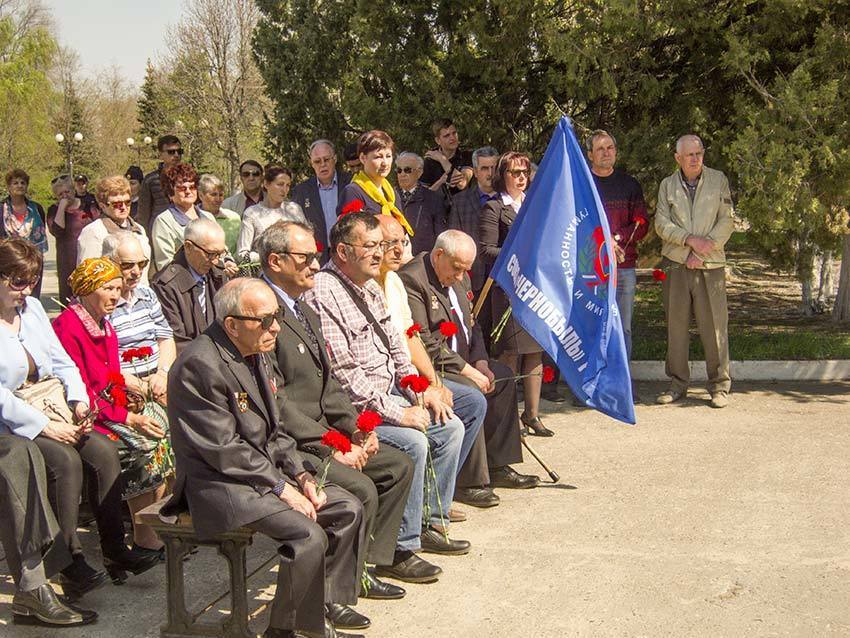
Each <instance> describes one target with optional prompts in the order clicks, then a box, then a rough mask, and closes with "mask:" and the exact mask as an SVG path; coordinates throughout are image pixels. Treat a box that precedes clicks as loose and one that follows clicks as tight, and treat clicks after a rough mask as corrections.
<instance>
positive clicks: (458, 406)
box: [443, 379, 487, 472]
mask: <svg viewBox="0 0 850 638" xmlns="http://www.w3.org/2000/svg"><path fill="white" fill-rule="evenodd" d="M443 383H444V384H445V386H446V387H447V388H448V389H449V390H451V391H452V401H453V403H454V405H453V406H452V410H453V411H454V413H455V416H456V417H458V418H459V419H460V420H461V421H462V422H463V443H461V445H460V458H459V459H458V462H457V471H458V472H460V468H462V467H463V464H464V463H466V457H467V456H469V451H470V450H471V449H472V446H473V444H474V443H475V439H476V438H477V437H478V432H479V431H480V430H481V426H482V425H483V424H484V417H485V416H487V398H486V397H485V396H484V395H483V394H482V392H481V390H479V389H478V388H473V387H471V386H468V385H464V384H463V383H458V382H457V381H451V380H450V379H443Z"/></svg>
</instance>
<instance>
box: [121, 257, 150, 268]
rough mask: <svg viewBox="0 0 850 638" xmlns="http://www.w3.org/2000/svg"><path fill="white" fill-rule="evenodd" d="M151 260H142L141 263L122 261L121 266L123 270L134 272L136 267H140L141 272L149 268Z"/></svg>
mask: <svg viewBox="0 0 850 638" xmlns="http://www.w3.org/2000/svg"><path fill="white" fill-rule="evenodd" d="M149 263H150V260H148V259H142V260H141V261H122V262H121V263H120V264H118V265H119V267H120V268H121V270H133V267H134V266H138V267H139V270H144V269H145V268H147V267H148V264H149Z"/></svg>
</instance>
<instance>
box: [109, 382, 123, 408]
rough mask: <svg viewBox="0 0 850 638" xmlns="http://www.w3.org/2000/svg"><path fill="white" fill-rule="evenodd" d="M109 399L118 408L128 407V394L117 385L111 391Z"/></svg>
mask: <svg viewBox="0 0 850 638" xmlns="http://www.w3.org/2000/svg"><path fill="white" fill-rule="evenodd" d="M109 398H110V399H111V400H112V404H113V405H114V406H115V407H116V408H126V407H127V393H126V392H125V391H124V388H122V387H120V386H117V385H114V386H112V387H111V388H110V389H109Z"/></svg>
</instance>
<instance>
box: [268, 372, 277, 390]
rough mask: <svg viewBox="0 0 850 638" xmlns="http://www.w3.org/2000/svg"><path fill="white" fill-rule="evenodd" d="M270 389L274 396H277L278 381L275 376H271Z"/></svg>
mask: <svg viewBox="0 0 850 638" xmlns="http://www.w3.org/2000/svg"><path fill="white" fill-rule="evenodd" d="M269 387H270V388H271V389H272V394H274V395H277V379H276V378H275V376H274V375H273V374H272V375H269Z"/></svg>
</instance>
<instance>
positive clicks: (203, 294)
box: [195, 279, 207, 317]
mask: <svg viewBox="0 0 850 638" xmlns="http://www.w3.org/2000/svg"><path fill="white" fill-rule="evenodd" d="M195 287H196V288H197V289H198V305H199V306H200V307H201V312H203V313H204V316H205V317H206V316H207V282H206V279H201V280H200V281H199V282H198V283H197V284H195Z"/></svg>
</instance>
